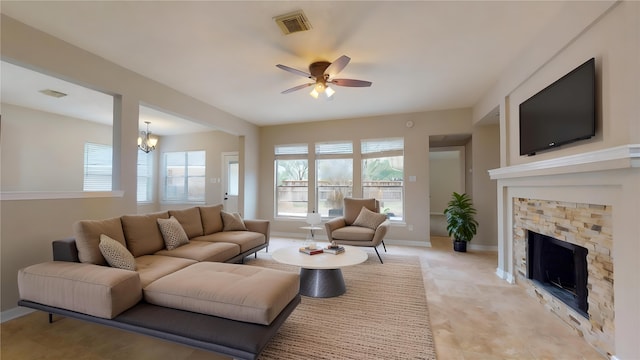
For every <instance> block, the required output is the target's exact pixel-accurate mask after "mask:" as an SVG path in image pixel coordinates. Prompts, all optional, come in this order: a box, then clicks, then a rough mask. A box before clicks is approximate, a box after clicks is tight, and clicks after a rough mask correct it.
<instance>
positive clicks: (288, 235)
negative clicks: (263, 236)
mask: <svg viewBox="0 0 640 360" xmlns="http://www.w3.org/2000/svg"><path fill="white" fill-rule="evenodd" d="M271 236H273V237H283V238H287V239H306V238H307V234H303V233H298V232H295V233H288V232H275V231H272V232H271ZM315 238H316V240H318V241H329V239H328V238H327V235H324V234H315ZM384 243H385V244H386V245H402V246H417V247H431V242H429V241H426V242H425V241H414V240H394V239H384Z"/></svg>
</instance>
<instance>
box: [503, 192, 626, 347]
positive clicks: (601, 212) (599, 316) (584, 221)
mask: <svg viewBox="0 0 640 360" xmlns="http://www.w3.org/2000/svg"><path fill="white" fill-rule="evenodd" d="M611 214H612V207H611V206H608V205H599V204H582V203H570V202H561V201H550V200H540V199H528V198H514V199H513V216H514V227H513V240H514V247H513V249H514V254H513V255H514V256H513V259H514V262H515V263H514V268H515V269H516V278H515V281H516V283H518V284H519V285H521V286H523V287H525V288H526V289H527V292H528V293H529V294H530V295H532V296H533V297H535V298H536V299H538V301H540V303H541V304H543V305H544V306H545V307H547V308H548V309H549V311H551V312H553V313H554V314H556V315H557V316H559V317H560V318H561V319H563V320H564V321H565V322H566V323H567V324H569V326H571V327H572V328H574V329H575V330H576V331H577V332H578V333H579V334H581V335H582V336H583V337H584V338H585V339H586V340H587V341H588V342H590V343H591V344H593V345H594V346H595V347H596V348H598V349H600V350H601V351H604V352H606V353H609V354H611V353H612V351H613V345H614V341H613V334H614V328H615V325H614V320H615V315H614V308H613V300H614V290H613V258H612V256H611V254H612V246H613V237H612V233H611V230H612V217H611ZM536 234H539V235H542V236H537V235H536ZM538 238H544V239H548V238H550V239H552V240H547V242H548V243H547V244H546V245H542V244H537V245H535V247H537V248H538V250H539V252H542V251H540V250H541V249H542V248H543V247H544V248H546V250H547V251H546V252H547V253H549V256H551V257H552V259H551V261H550V263H551V264H553V265H555V266H549V267H547V269H546V274H535V271H534V270H535V268H536V266H535V265H539V264H532V263H529V261H530V255H531V253H532V252H533V253H535V252H536V251H535V250H536V249H535V248H533V249H532V248H530V245H533V243H535V242H536V239H538ZM554 247H558V248H559V249H555V251H549V249H552V248H554ZM582 249H584V250H582ZM581 254H583V255H582V256H583V258H584V263H581V261H580V260H576V261H574V259H576V258H580V256H581ZM569 263H570V266H566V267H565V268H562V266H558V265H567V264H569ZM581 268H582V269H584V270H586V276H585V277H584V279H575V278H573V279H571V276H575V275H576V273H579V272H580V269H581ZM561 273H563V274H564V275H560V274H561ZM568 273H572V274H573V275H568ZM545 275H551V279H543V280H535V279H534V277H535V276H539V277H540V278H544V277H545ZM560 277H561V278H560ZM578 277H579V276H578ZM559 278H560V279H559ZM546 280H548V281H546ZM580 280H583V281H585V283H584V286H583V287H581V286H579V285H578V286H576V285H577V284H576V283H577V282H578V281H580ZM571 282H573V284H570V283H571ZM549 283H551V284H549ZM554 283H556V284H554ZM562 283H566V284H564V285H565V286H564V287H566V289H560V288H562V287H563V286H562V285H563V284H562ZM585 291H586V293H585ZM571 293H575V294H571ZM578 295H580V296H578ZM581 296H584V298H581ZM583 300H584V301H586V303H582V304H581V301H583ZM581 307H582V308H581Z"/></svg>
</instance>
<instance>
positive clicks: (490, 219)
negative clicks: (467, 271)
mask: <svg viewBox="0 0 640 360" xmlns="http://www.w3.org/2000/svg"><path fill="white" fill-rule="evenodd" d="M471 153H472V154H473V167H472V168H471V172H470V173H469V169H467V175H468V178H471V179H472V180H471V181H470V183H471V185H472V186H473V189H474V190H473V204H474V205H475V207H476V209H477V210H478V214H477V218H476V219H477V220H478V223H479V224H480V226H478V233H477V234H476V237H475V238H473V242H472V244H471V245H472V246H478V245H479V246H484V247H487V246H490V247H491V248H495V246H496V245H497V243H498V239H497V234H498V228H497V224H498V200H497V192H496V181H495V180H491V178H490V177H489V172H488V171H489V170H491V169H495V168H498V167H500V128H499V126H498V125H485V126H475V127H474V130H473V141H472V144H471Z"/></svg>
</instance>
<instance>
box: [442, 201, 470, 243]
mask: <svg viewBox="0 0 640 360" xmlns="http://www.w3.org/2000/svg"><path fill="white" fill-rule="evenodd" d="M444 214H445V216H446V219H447V231H448V232H449V236H453V239H454V240H455V241H471V239H473V237H474V236H475V234H476V232H477V229H478V221H476V219H475V215H476V209H475V208H474V207H473V203H472V201H471V197H469V195H467V194H458V193H457V192H454V193H453V195H452V196H451V200H450V201H449V203H448V204H447V208H446V209H445V210H444Z"/></svg>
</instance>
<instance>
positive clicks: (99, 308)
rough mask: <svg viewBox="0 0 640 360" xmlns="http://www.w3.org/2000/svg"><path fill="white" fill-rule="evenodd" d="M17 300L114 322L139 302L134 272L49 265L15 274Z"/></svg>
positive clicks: (136, 278) (90, 266) (86, 265)
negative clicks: (16, 278)
mask: <svg viewBox="0 0 640 360" xmlns="http://www.w3.org/2000/svg"><path fill="white" fill-rule="evenodd" d="M18 291H19V293H20V299H22V300H29V301H34V302H37V303H40V304H44V305H49V306H55V307H58V308H62V309H67V310H71V311H76V312H80V313H84V314H88V315H93V316H97V317H101V318H105V319H113V318H114V317H116V316H118V315H119V314H120V313H122V312H123V311H125V310H127V309H129V308H130V307H132V306H133V305H135V304H137V303H138V302H139V301H140V300H141V299H142V287H141V284H140V277H139V275H138V273H136V272H135V271H127V270H122V269H116V268H110V267H106V266H99V265H93V264H82V263H72V262H66V261H50V262H45V263H40V264H36V265H32V266H29V267H26V268H24V269H20V270H19V271H18Z"/></svg>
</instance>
